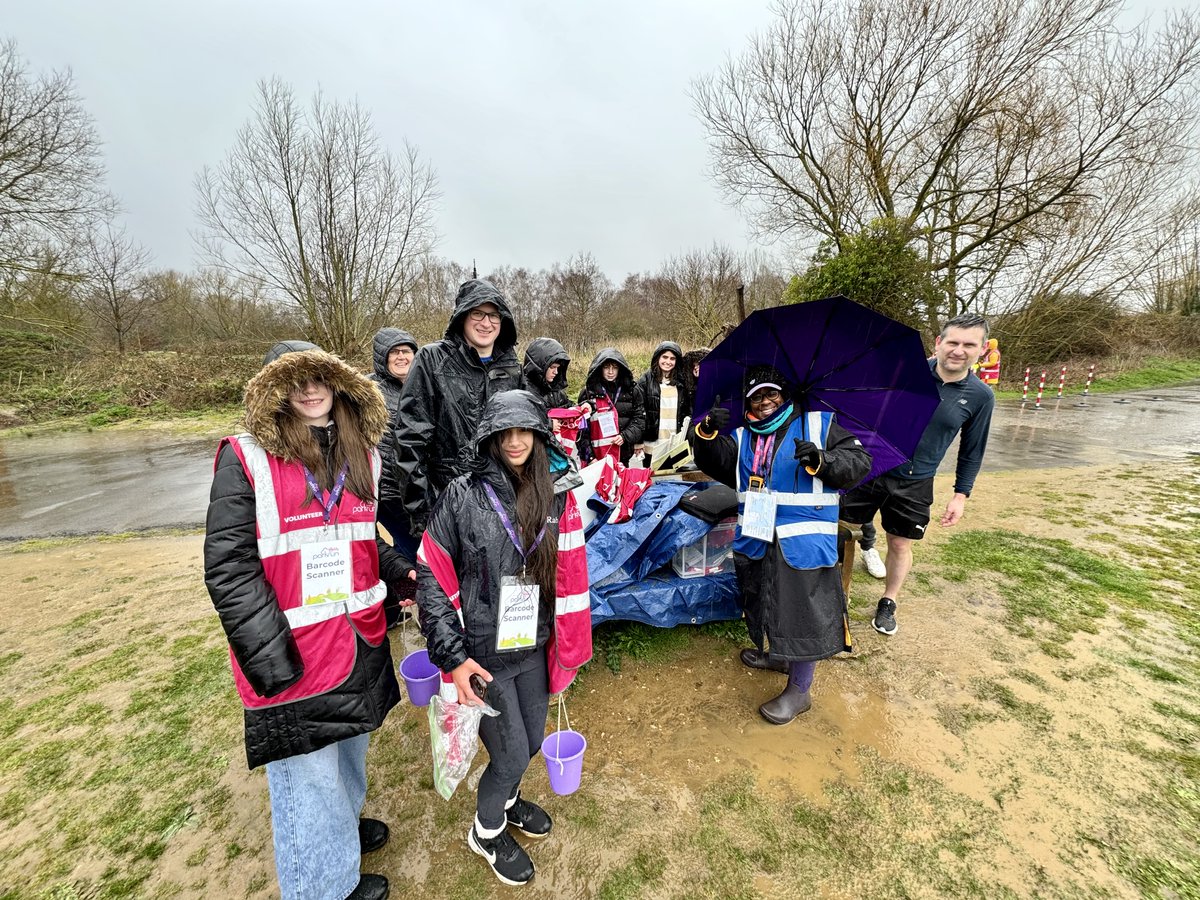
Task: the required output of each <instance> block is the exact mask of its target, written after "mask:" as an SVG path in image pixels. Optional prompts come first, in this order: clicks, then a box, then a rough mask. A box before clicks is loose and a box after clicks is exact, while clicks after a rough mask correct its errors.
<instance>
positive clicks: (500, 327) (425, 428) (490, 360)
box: [392, 279, 525, 538]
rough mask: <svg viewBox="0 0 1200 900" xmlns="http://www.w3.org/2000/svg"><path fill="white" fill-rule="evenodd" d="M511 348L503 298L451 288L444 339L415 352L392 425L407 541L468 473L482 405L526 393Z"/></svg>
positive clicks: (476, 287) (488, 286)
mask: <svg viewBox="0 0 1200 900" xmlns="http://www.w3.org/2000/svg"><path fill="white" fill-rule="evenodd" d="M516 343H517V325H516V322H515V321H514V320H513V315H512V311H511V310H510V309H509V308H508V302H507V301H506V300H505V299H504V296H503V295H502V294H501V293H500V291H498V290H497V289H496V288H495V286H494V285H493V284H492V283H491V282H489V281H484V280H483V279H472V280H471V281H468V282H465V283H464V284H463V285H462V287H460V288H459V289H458V296H457V297H456V298H455V300H454V312H453V313H452V314H451V316H450V324H449V325H448V326H447V327H446V334H445V336H444V337H443V338H442V339H441V340H440V341H434V342H433V343H431V344H426V345H425V346H424V347H422V348H421V349H420V350H419V351H418V352H417V357H416V359H415V360H414V361H413V364H412V368H411V369H410V370H409V374H408V380H407V381H405V382H404V390H403V391H402V392H401V394H400V405H399V407H398V408H397V410H396V418H395V420H394V421H393V423H392V427H393V435H394V438H395V443H396V463H395V467H396V481H397V484H398V485H399V491H400V496H401V497H402V498H403V502H404V508H405V511H406V512H407V513H408V516H409V520H410V521H411V522H412V534H413V536H414V537H417V538H419V537H420V535H421V533H422V532H423V531H424V530H425V523H426V522H427V521H428V519H429V511H430V509H432V508H433V504H434V503H435V502H436V501H437V498H438V497H439V496H440V495H441V492H442V491H443V490H445V489H446V485H448V484H449V483H450V482H451V481H452V480H453V479H454V478H456V477H457V476H459V475H461V474H463V473H464V472H466V471H468V469H469V468H470V466H471V463H472V461H473V459H474V455H475V450H474V446H473V444H472V438H473V436H474V434H475V427H476V425H478V424H479V420H480V418H481V417H482V416H483V410H484V407H486V406H487V402H488V399H489V398H490V397H491V396H492V395H493V394H498V393H500V392H501V391H511V390H515V389H517V388H523V387H525V381H524V377H523V376H522V374H521V365H520V363H519V361H518V360H517V354H516V350H515V349H514V348H515V347H516Z"/></svg>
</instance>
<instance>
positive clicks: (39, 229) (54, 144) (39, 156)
mask: <svg viewBox="0 0 1200 900" xmlns="http://www.w3.org/2000/svg"><path fill="white" fill-rule="evenodd" d="M103 182H104V166H103V164H102V162H101V156H100V139H99V138H98V137H97V135H96V130H95V128H93V127H92V119H91V116H89V115H88V113H87V111H86V110H85V109H84V108H83V104H82V102H81V101H80V99H79V96H78V94H76V92H75V82H74V79H73V78H72V76H71V73H70V72H69V71H62V72H49V73H45V74H40V75H36V76H34V75H31V74H30V73H29V71H28V70H27V68H26V67H25V62H24V60H23V59H21V57H20V56H19V55H18V53H17V45H16V43H15V42H14V41H6V42H4V43H0V270H4V269H10V270H18V271H20V270H29V271H38V270H39V267H40V266H41V264H42V263H44V262H45V260H46V254H45V248H46V247H47V246H50V247H52V248H55V249H54V252H53V255H54V256H55V258H56V260H57V264H58V265H60V266H62V265H63V263H64V261H65V260H64V257H63V255H62V253H61V250H62V248H64V247H69V246H71V245H73V244H75V243H76V242H77V241H78V240H79V239H80V238H81V236H82V235H84V234H86V233H87V232H88V231H89V230H90V228H91V227H92V225H93V224H94V223H95V222H96V221H98V220H100V219H102V218H104V217H106V216H108V215H110V214H111V213H112V211H113V207H114V204H113V201H112V198H111V197H110V196H109V195H108V194H107V193H106V192H105V190H104V187H103Z"/></svg>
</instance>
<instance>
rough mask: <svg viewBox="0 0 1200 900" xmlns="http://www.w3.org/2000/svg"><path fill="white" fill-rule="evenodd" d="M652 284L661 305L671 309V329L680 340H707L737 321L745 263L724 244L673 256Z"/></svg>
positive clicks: (696, 341)
mask: <svg viewBox="0 0 1200 900" xmlns="http://www.w3.org/2000/svg"><path fill="white" fill-rule="evenodd" d="M653 284H654V291H655V293H656V294H657V295H658V298H659V301H658V302H659V304H661V305H662V306H664V307H665V308H666V310H667V311H668V316H669V319H670V331H671V333H672V334H673V335H674V336H676V337H677V338H678V339H680V340H683V341H685V342H691V343H693V344H695V343H698V342H704V341H707V340H709V339H710V337H711V336H712V335H713V334H715V333H716V332H717V331H718V330H720V329H721V328H722V327H723V326H724V325H726V324H727V323H731V322H732V323H734V324H736V323H737V321H738V306H737V290H738V287H739V285H742V284H743V275H742V262H741V260H740V259H739V258H738V256H737V254H735V253H734V252H733V251H732V250H730V249H729V248H728V247H726V246H724V245H722V244H713V245H712V247H710V248H709V249H707V250H690V251H688V252H686V253H684V254H682V255H680V256H674V257H671V258H670V259H669V260H667V261H666V262H665V263H664V264H663V267H662V269H660V270H659V273H658V275H657V276H656V277H655V279H654V280H653Z"/></svg>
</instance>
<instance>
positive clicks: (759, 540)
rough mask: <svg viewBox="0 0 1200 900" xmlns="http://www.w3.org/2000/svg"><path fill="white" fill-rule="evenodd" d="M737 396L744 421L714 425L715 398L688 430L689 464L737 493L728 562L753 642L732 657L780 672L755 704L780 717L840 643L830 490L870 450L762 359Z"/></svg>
mask: <svg viewBox="0 0 1200 900" xmlns="http://www.w3.org/2000/svg"><path fill="white" fill-rule="evenodd" d="M744 403H745V425H743V426H742V427H740V428H737V429H736V430H735V431H734V432H733V434H732V435H721V434H719V433H718V432H719V431H720V429H721V428H724V427H725V426H726V425H728V424H729V411H728V410H727V409H725V408H723V407H721V406H714V407H713V409H712V410H710V411H709V413H708V414H707V415H706V416H705V417H704V418H703V419H702V420H701V421H700V422H698V423H697V424H696V425H695V426H694V427H693V428H692V429H691V434H690V435H689V438H690V440H691V444H692V453H693V455H694V456H695V459H696V465H697V466H699V467H700V469H701V470H702V471H704V472H706V473H707V474H709V475H711V476H712V477H713V478H716V479H717V480H719V481H722V482H724V483H725V484H727V485H729V486H730V487H732V488H735V489H736V490H737V492H738V525H737V531H736V532H735V537H734V544H733V550H734V556H733V561H734V568H735V569H736V571H737V577H738V586H739V588H740V589H741V594H742V602H743V604H744V609H745V613H746V625H747V628H748V630H749V632H750V639H751V640H752V641H754V647H753V648H748V649H746V650H743V651H742V652H741V659H742V662H743V663H744V664H745V665H747V666H749V667H750V668H753V669H770V670H773V671H777V672H786V673H787V674H788V681H787V686H786V687H785V688H784V690H783V692H782V693H781V694H780V695H779V696H778V697H776V698H775V699H773V700H769V701H767V702H766V703H764V704H763V705H762V706H760V707H759V712H760V713H761V714H762V716H763V718H765V719H766V720H767V721H768V722H771V723H773V724H775V725H786V724H787V723H788V722H790V721H792V720H793V719H794V718H796V716H798V715H800V714H801V713H803V712H805V711H807V710H808V709H809V707H811V705H812V701H811V698H810V695H809V688H810V686H811V685H812V680H813V673H814V671H815V670H816V664H817V661H818V660H821V659H826V658H828V657H830V656H833V655H834V654H836V653H839V652H840V651H842V650H846V649H849V647H848V645H849V643H850V640H849V638H850V630H849V621H848V619H847V613H846V594H845V591H844V590H843V589H842V577H841V573H840V571H839V569H838V554H837V529H838V524H837V523H838V501H839V499H840V498H839V495H838V489H839V488H847V487H850V486H852V485H854V484H856V483H858V482H859V481H861V480H862V479H863V478H864V477H865V476H866V474H867V472H869V471H870V469H871V455H870V454H869V453H868V452H867V451H866V450H864V449H863V447H862V444H861V443H860V442H859V440H858V438H856V437H855V436H854V435H852V434H851V433H850V432H848V431H846V430H845V429H844V428H842V426H840V425H839V424H838V423H837V422H836V421H835V419H834V416H833V414H832V413H829V412H806V411H803V410H802V409H801V407H800V405H799V404H798V403H797V402H796V400H795V398H794V397H793V396H792V391H791V388H790V386H789V385H788V383H787V382H786V381H785V380H784V378H783V376H782V375H781V373H780V372H778V371H777V370H776V369H774V368H772V367H770V366H756V367H754V368H752V369H750V370H749V372H748V373H747V378H746V381H745V399H744ZM756 523H761V526H760V527H761V530H759V529H755V527H754V526H755V524H756ZM748 532H750V533H748Z"/></svg>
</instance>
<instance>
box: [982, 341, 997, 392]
mask: <svg viewBox="0 0 1200 900" xmlns="http://www.w3.org/2000/svg"><path fill="white" fill-rule="evenodd" d="M976 369H977V370H978V372H979V380H980V381H982V382H983V383H984V384H986V385H987V386H988V387H990V388H993V389H994V388H995V387H996V385H997V384H998V383H999V382H1000V343H999V342H998V341H997V340H996V339H995V338H989V339H988V342H987V350H985V351H984V354H983V356H982V357H980V359H979V364H978V365H977V366H976Z"/></svg>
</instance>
